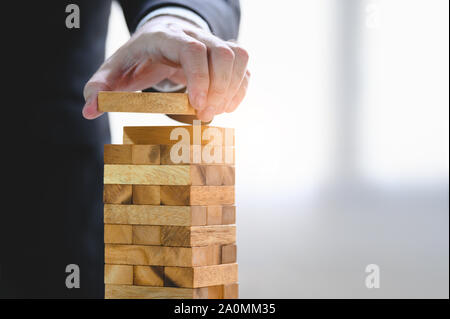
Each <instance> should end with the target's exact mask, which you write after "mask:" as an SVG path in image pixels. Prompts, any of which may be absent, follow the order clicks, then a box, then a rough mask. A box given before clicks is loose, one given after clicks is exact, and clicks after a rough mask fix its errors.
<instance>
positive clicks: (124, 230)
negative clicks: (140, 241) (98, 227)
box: [105, 224, 133, 244]
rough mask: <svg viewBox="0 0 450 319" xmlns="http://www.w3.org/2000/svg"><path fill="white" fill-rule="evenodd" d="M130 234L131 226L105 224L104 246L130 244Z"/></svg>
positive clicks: (131, 236)
mask: <svg viewBox="0 0 450 319" xmlns="http://www.w3.org/2000/svg"><path fill="white" fill-rule="evenodd" d="M132 234H133V233H132V226H131V225H110V224H105V244H131V243H132V242H133V235H132Z"/></svg>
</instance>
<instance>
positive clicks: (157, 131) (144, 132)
mask: <svg viewBox="0 0 450 319" xmlns="http://www.w3.org/2000/svg"><path fill="white" fill-rule="evenodd" d="M179 127H181V128H184V129H186V130H187V132H188V133H189V137H190V140H189V144H190V145H194V144H197V145H206V144H210V145H220V146H234V129H232V128H222V127H215V126H204V125H202V126H201V127H200V128H199V131H200V138H199V139H198V141H197V139H195V141H194V134H193V132H194V127H193V126H125V127H124V128H123V144H144V145H151V144H154V145H160V144H162V145H173V144H177V143H178V142H179V141H180V140H181V138H179V140H171V139H170V133H171V132H172V130H173V129H175V128H179ZM209 128H212V129H214V130H217V132H219V134H221V136H222V138H220V139H217V140H215V139H212V140H211V141H210V140H209V139H203V138H201V137H202V136H203V133H204V132H205V130H207V129H209ZM210 132H211V130H210ZM226 136H229V137H230V138H226Z"/></svg>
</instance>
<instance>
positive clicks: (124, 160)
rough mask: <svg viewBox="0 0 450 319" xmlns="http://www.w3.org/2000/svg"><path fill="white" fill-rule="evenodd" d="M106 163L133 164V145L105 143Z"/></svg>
mask: <svg viewBox="0 0 450 319" xmlns="http://www.w3.org/2000/svg"><path fill="white" fill-rule="evenodd" d="M103 160H104V162H105V164H131V145H113V144H106V145H104V151H103Z"/></svg>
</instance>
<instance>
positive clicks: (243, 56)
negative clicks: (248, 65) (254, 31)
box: [234, 46, 250, 61]
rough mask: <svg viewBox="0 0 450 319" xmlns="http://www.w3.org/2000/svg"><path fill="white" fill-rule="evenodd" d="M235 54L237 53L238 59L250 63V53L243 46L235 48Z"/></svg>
mask: <svg viewBox="0 0 450 319" xmlns="http://www.w3.org/2000/svg"><path fill="white" fill-rule="evenodd" d="M234 52H235V55H236V57H238V58H239V59H241V60H243V61H248V59H249V57H250V56H249V53H248V51H247V50H246V49H244V48H243V47H241V46H236V47H235V48H234Z"/></svg>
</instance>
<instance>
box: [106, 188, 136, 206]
mask: <svg viewBox="0 0 450 319" xmlns="http://www.w3.org/2000/svg"><path fill="white" fill-rule="evenodd" d="M131 200H132V187H131V185H117V184H105V185H103V202H104V203H108V204H131Z"/></svg>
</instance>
